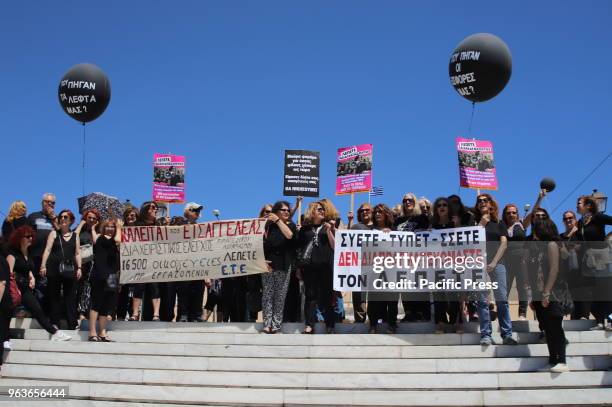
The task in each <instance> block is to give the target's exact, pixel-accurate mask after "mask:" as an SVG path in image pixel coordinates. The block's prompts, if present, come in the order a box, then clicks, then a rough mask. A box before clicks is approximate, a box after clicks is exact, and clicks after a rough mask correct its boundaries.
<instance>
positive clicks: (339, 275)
mask: <svg viewBox="0 0 612 407" xmlns="http://www.w3.org/2000/svg"><path fill="white" fill-rule="evenodd" d="M486 264H487V263H486V235H485V230H484V228H483V227H481V226H475V227H464V228H454V229H439V230H431V231H424V232H389V233H385V232H382V231H377V230H339V231H337V232H336V245H335V250H334V290H337V291H370V292H372V291H385V292H403V291H414V292H427V291H480V290H487V289H491V288H495V287H493V286H491V285H490V283H489V278H488V273H487V272H486ZM481 283H484V285H483V284H481Z"/></svg>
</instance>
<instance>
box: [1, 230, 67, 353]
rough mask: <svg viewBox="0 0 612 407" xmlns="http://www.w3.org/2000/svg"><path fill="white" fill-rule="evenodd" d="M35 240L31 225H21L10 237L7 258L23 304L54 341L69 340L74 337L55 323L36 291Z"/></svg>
mask: <svg viewBox="0 0 612 407" xmlns="http://www.w3.org/2000/svg"><path fill="white" fill-rule="evenodd" d="M33 240H34V230H33V229H32V228H31V227H30V226H20V227H18V228H17V229H16V230H15V231H14V232H13V233H12V234H11V237H10V239H9V247H10V254H9V255H8V257H7V258H6V260H7V262H8V265H9V269H10V272H11V274H14V276H15V281H16V282H17V286H18V287H19V290H20V291H21V304H22V305H23V306H25V308H26V309H27V310H28V311H30V313H31V314H32V316H33V317H34V319H36V321H38V323H39V324H40V326H42V327H43V328H44V329H45V330H46V331H47V332H49V333H50V334H51V335H52V336H51V340H53V341H69V340H70V339H72V338H71V337H70V336H68V335H66V334H65V333H64V332H62V331H60V330H59V329H58V327H57V325H53V324H52V323H51V321H50V320H49V318H47V316H46V315H45V313H44V311H43V310H42V308H41V307H40V304H39V303H38V300H37V299H36V296H35V295H34V292H33V291H32V290H33V289H34V286H35V283H36V281H35V279H34V259H33V258H32V256H30V247H31V246H32V241H33Z"/></svg>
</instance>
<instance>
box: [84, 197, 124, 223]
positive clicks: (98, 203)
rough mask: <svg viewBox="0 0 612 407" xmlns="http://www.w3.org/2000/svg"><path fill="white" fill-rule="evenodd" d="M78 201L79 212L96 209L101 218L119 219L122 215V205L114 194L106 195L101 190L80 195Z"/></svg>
mask: <svg viewBox="0 0 612 407" xmlns="http://www.w3.org/2000/svg"><path fill="white" fill-rule="evenodd" d="M78 201H79V213H83V212H84V211H86V210H88V209H96V210H97V211H98V212H100V216H101V217H102V220H107V219H112V218H115V219H121V217H122V216H123V210H124V206H123V204H122V203H121V202H120V201H119V199H117V198H115V197H114V196H108V195H105V194H103V193H101V192H93V193H91V194H89V195H85V196H82V197H80V198H79V199H78Z"/></svg>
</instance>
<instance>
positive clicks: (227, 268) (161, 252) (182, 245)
mask: <svg viewBox="0 0 612 407" xmlns="http://www.w3.org/2000/svg"><path fill="white" fill-rule="evenodd" d="M265 222H266V221H265V220H262V219H240V220H228V221H217V222H208V223H198V224H195V225H182V226H130V227H125V228H123V229H122V233H121V242H122V243H121V277H120V283H121V284H133V283H150V282H164V281H185V280H202V279H205V278H227V277H237V276H242V275H247V274H258V273H264V272H267V271H268V268H267V265H266V261H265V258H264V252H263V233H264V227H265Z"/></svg>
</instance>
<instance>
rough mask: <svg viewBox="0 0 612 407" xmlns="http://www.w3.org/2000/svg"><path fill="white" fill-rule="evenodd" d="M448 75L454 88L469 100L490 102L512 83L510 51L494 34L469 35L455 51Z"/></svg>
mask: <svg viewBox="0 0 612 407" xmlns="http://www.w3.org/2000/svg"><path fill="white" fill-rule="evenodd" d="M448 74H449V75H450V80H451V85H453V87H454V88H455V90H456V91H457V93H459V94H460V95H461V96H463V97H464V98H466V99H467V100H469V101H472V102H484V101H486V100H489V99H491V98H493V97H495V96H497V94H498V93H499V92H501V91H502V90H503V89H504V87H505V86H506V84H507V83H508V81H509V80H510V75H512V56H511V55H510V49H509V48H508V46H507V45H506V43H505V42H503V41H502V40H501V39H500V38H499V37H496V36H495V35H493V34H486V33H481V34H473V35H470V36H469V37H467V38H465V39H464V40H463V41H461V43H459V45H457V48H455V50H454V51H453V53H452V55H451V57H450V62H449V64H448Z"/></svg>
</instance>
